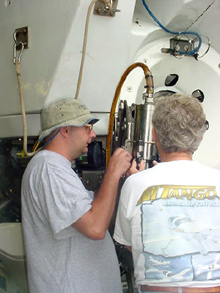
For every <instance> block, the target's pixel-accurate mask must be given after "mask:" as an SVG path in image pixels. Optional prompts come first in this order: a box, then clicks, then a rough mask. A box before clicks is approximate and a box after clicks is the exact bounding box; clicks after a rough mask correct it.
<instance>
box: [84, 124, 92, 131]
mask: <svg viewBox="0 0 220 293" xmlns="http://www.w3.org/2000/svg"><path fill="white" fill-rule="evenodd" d="M85 127H86V128H88V129H89V132H90V131H92V130H93V124H86V125H85Z"/></svg>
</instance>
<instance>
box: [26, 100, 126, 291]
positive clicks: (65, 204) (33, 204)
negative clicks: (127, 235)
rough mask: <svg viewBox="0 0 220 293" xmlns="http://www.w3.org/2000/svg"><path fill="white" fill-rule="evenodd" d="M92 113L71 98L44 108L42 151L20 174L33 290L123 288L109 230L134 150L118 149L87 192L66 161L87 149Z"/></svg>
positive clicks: (91, 129) (93, 133)
mask: <svg viewBox="0 0 220 293" xmlns="http://www.w3.org/2000/svg"><path fill="white" fill-rule="evenodd" d="M97 121H98V119H97V118H95V117H93V115H92V114H91V113H90V112H89V110H88V109H87V107H86V106H85V105H84V104H83V103H82V102H81V101H80V100H76V99H62V100H59V101H56V102H54V103H52V104H50V105H48V106H47V107H45V108H43V110H42V112H41V124H42V132H41V134H40V137H39V139H40V140H41V141H44V142H45V144H44V148H43V150H41V151H40V152H38V153H37V154H36V155H35V156H34V157H33V158H32V159H31V161H30V162H29V164H28V166H27V168H26V170H25V173H24V175H23V179H22V224H23V230H24V240H25V249H26V257H27V273H28V283H29V288H30V292H31V293H61V292H63V293H121V292H122V289H121V280H120V272H119V266H118V260H117V256H116V253H115V247H114V245H113V241H112V239H111V237H110V235H109V233H108V231H107V229H108V226H109V223H110V220H111V217H112V214H113V211H114V207H115V201H116V195H117V188H118V183H119V179H120V178H121V176H122V175H123V174H125V173H126V171H127V170H128V169H129V168H130V163H131V155H130V154H129V153H128V152H127V151H125V150H123V149H117V150H116V151H115V152H114V154H113V155H112V157H111V159H110V161H109V164H108V168H107V170H106V174H105V176H104V179H103V183H102V185H101V187H100V189H99V191H98V192H97V193H96V194H95V195H94V194H93V192H90V191H87V190H86V189H85V188H84V186H83V184H82V183H81V181H80V179H79V178H78V176H77V175H76V173H75V172H74V171H73V169H72V168H71V162H72V161H73V160H74V159H76V158H78V157H79V156H80V155H82V153H85V152H87V151H88V144H89V143H91V140H92V139H93V138H94V137H95V136H96V135H95V132H94V130H93V124H94V123H96V122H97Z"/></svg>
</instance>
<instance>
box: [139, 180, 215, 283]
mask: <svg viewBox="0 0 220 293" xmlns="http://www.w3.org/2000/svg"><path fill="white" fill-rule="evenodd" d="M137 205H141V213H142V215H141V221H142V244H143V255H144V257H145V278H146V280H151V281H157V282H159V281H163V282H175V281H176V282H181V281H205V280H212V279H219V278H220V217H219V216H218V215H219V214H220V195H219V194H217V191H216V188H215V187H213V186H173V185H172V186H171V185H157V186H150V187H148V188H147V189H146V190H145V191H144V192H143V194H142V195H141V198H140V199H139V201H138V203H137Z"/></svg>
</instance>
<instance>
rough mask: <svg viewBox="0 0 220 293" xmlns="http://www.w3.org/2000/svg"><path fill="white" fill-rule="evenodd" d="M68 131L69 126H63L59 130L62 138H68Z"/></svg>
mask: <svg viewBox="0 0 220 293" xmlns="http://www.w3.org/2000/svg"><path fill="white" fill-rule="evenodd" d="M69 131H70V127H69V126H64V127H61V128H60V134H61V135H62V136H63V137H68V135H69Z"/></svg>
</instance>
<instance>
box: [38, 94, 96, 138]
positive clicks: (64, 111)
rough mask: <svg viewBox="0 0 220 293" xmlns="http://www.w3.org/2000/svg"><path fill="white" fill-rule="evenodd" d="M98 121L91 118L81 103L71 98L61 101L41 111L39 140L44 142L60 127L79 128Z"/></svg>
mask: <svg viewBox="0 0 220 293" xmlns="http://www.w3.org/2000/svg"><path fill="white" fill-rule="evenodd" d="M98 121H99V119H97V118H95V117H93V115H92V114H91V113H90V111H89V110H88V108H87V107H86V106H85V105H84V104H83V103H82V101H80V100H78V99H73V98H65V99H61V100H58V101H56V102H53V103H51V104H50V105H48V106H46V107H44V108H43V109H42V111H41V132H40V135H39V140H40V141H42V140H44V138H45V137H47V136H48V135H50V134H51V133H52V132H53V131H54V130H55V129H57V128H60V127H64V126H76V127H80V126H84V125H86V124H88V123H90V124H94V123H96V122H98Z"/></svg>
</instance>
